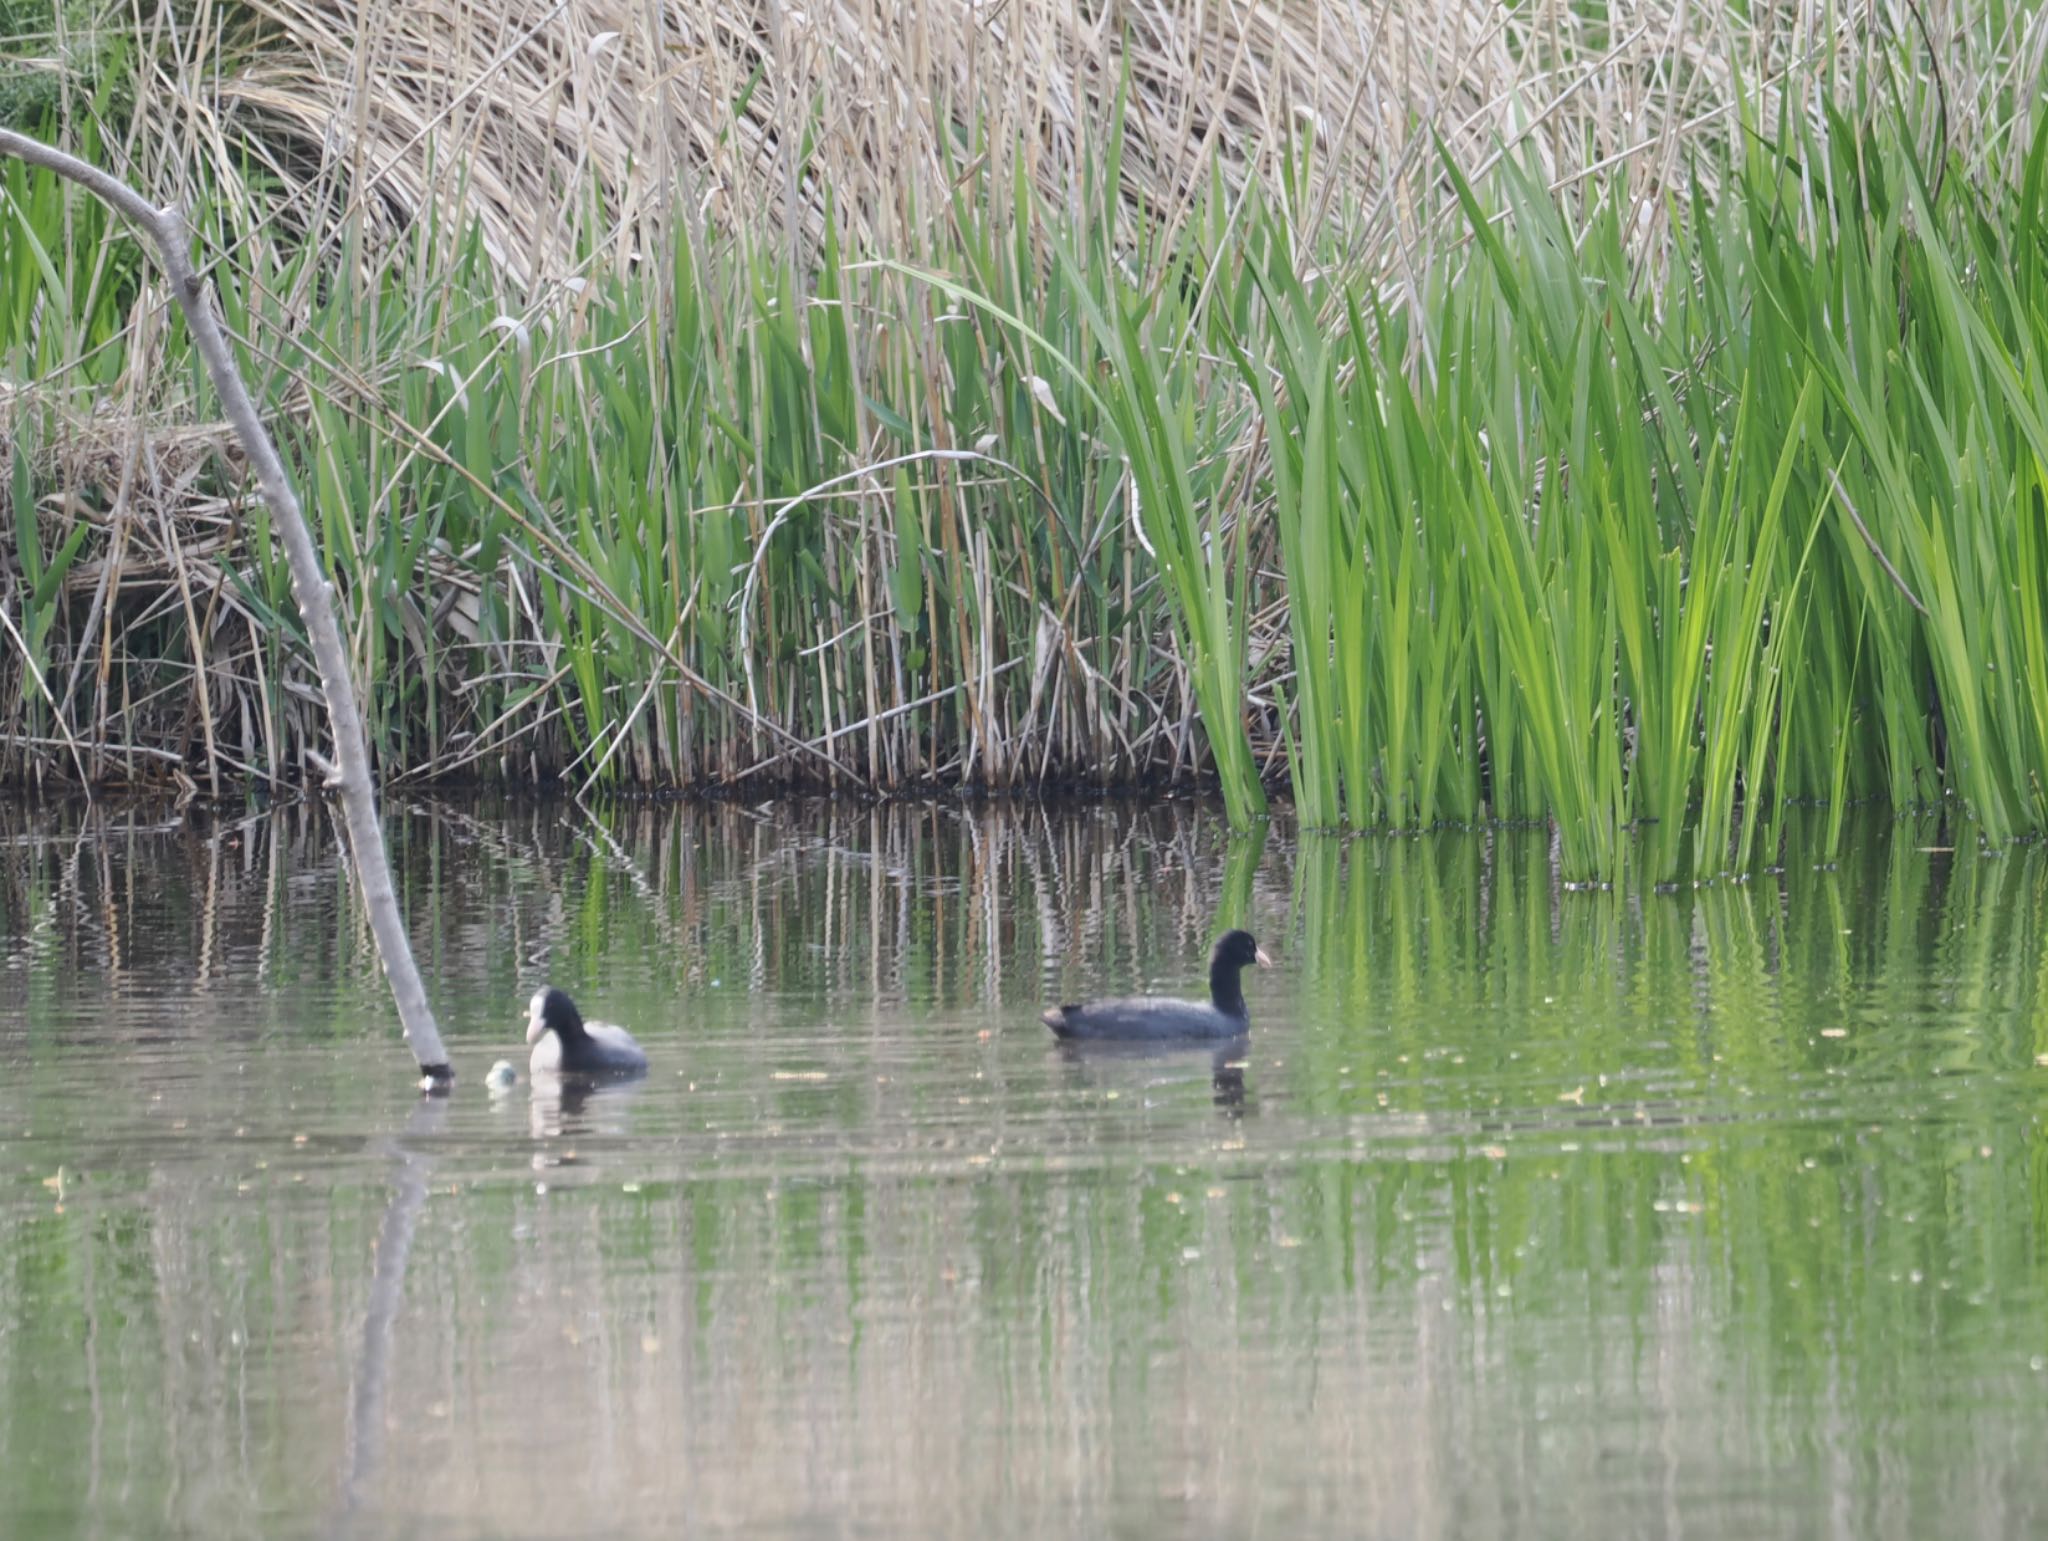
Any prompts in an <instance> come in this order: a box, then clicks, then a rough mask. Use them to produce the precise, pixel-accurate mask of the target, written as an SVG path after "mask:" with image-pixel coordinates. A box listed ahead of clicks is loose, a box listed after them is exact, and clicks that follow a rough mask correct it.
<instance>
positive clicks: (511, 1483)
mask: <svg viewBox="0 0 2048 1541" xmlns="http://www.w3.org/2000/svg"><path fill="white" fill-rule="evenodd" d="M392 829H393V838H394V844H395V846H396V850H397V856H398V859H399V862H400V866H401V875H402V881H403V884H404V887H405V902H406V905H407V908H408V912H409V915H410V918H411V921H412V924H413V927H414V932H415V937H416V945H417V946H418V948H419V951H420V955H421V964H422V967H423V969H424V971H425V973H426V975H427V977H428V979H429V981H430V984H431V987H432V990H433V993H434V996H435V1000H436V1004H437V1007H438V1009H439V1010H440V1012H441V1014H442V1019H443V1023H444V1027H445V1029H446V1030H447V1032H448V1034H449V1037H450V1040H451V1048H452V1051H453V1053H454V1055H455V1059H456V1062H457V1065H458V1069H459V1071H460V1072H461V1080H460V1081H459V1083H458V1086H457V1089H456V1092H455V1094H454V1096H453V1097H452V1098H450V1099H448V1100H447V1101H445V1102H439V1101H422V1100H421V1099H420V1098H419V1097H418V1096H417V1095H416V1094H415V1092H414V1090H413V1085H412V1081H411V1078H410V1076H409V1075H408V1074H407V1073H406V1065H407V1061H406V1059H405V1057H404V1053H403V1051H402V1049H401V1048H400V1046H399V1044H398V1042H397V1033H396V1028H395V1025H393V1023H392V1022H391V1020H390V1011H389V1007H388V1002H387V1000H386V998H385V996H384V995H383V992H382V989H381V984H380V981H379V976H378V973H377V968H376V963H375V959H374V954H373V953H372V951H371V948H370V944H369V940H368V934H367V929H366V927H365V925H364V923H363V920H362V917H361V915H360V913H359V911H358V910H357V908H356V906H355V904H354V902H353V899H352V897H351V896H350V894H349V892H348V890H347V885H346V883H345V881H344V878H343V875H342V873H341V872H340V870H339V868H338V866H337V863H336V846H335V829H334V827H333V826H332V824H331V823H330V822H329V821H328V819H327V817H326V815H325V814H324V813H322V812H320V811H319V810H307V809H292V810H286V811H283V812H280V813H277V814H274V815H261V816H251V817H249V818H247V819H224V818H220V817H200V816H194V817H191V818H184V819H180V818H175V817H172V816H170V815H167V814H165V813H164V812H162V811H161V810H136V809H118V808H117V809H107V808H102V809H99V810H96V811H92V812H86V811H84V810H82V809H76V808H58V809H51V808H42V809H24V808H20V807H0V959H4V967H0V1067H4V1068H0V1473H4V1479H0V1534H7V1535H30V1534H33V1535H38V1536H42V1535H52V1536H55V1535H73V1534H77V1535H109V1536H112V1535H140V1534H149V1535H156V1534H167V1533H193V1534H205V1535H209V1536H266V1537H267V1536H292V1535H355V1534H361V1535H387V1534H397V1535H420V1536H426V1535H432V1536H436V1537H441V1536H471V1535H474V1536H486V1535H489V1536H543V1535H567V1534H577V1535H619V1536H627V1535H651V1534H664V1535H666V1534H675V1533H678V1532H679V1531H682V1530H685V1529H687V1530H689V1531H692V1532H695V1533H705V1534H710V1533H718V1532H721V1531H734V1532H745V1533H746V1534H749V1535H791V1536H812V1535H834V1536H838V1535H876V1536H882V1535H888V1536H898V1535H910V1536H934V1537H937V1536H959V1535H974V1534H986V1535H1024V1534H1039V1535H1044V1534H1059V1535H1118V1536H1134V1537H1136V1536H1151V1535H1161V1536H1183V1535H1214V1536H1245V1535H1269V1536H1288V1537H1293V1536H1301V1535H1385V1536H1403V1537H1407V1536H1482V1537H1483V1536H1495V1535H1501V1536H1506V1535H1515V1536H1550V1535H1557V1536H1584V1535H1635V1534H1658V1535H1686V1536H1701V1537H1713V1536H1741V1537H1745V1538H1754V1537H1775V1536H1787V1537H1792V1536H1837V1535H1838V1536H1845V1537H1846V1536H1855V1537H1870V1536H1898V1537H1910V1536H1927V1535H1935V1534H1946V1535H1958V1534H1981V1535H1993V1534H2003V1535H2022V1534H2039V1533H2042V1531H2043V1529H2044V1526H2048V1466H2044V1463H2043V1462H2042V1460H2041V1451H2042V1449H2043V1448H2044V1447H2048V1289H2044V1283H2048V1212H2044V1207H2043V1199H2044V1195H2048V1142H2044V1139H2043V1132H2042V1128H2041V1111H2042V1108H2043V1106H2044V1092H2048V1069H2044V1068H2043V1067H2042V1065H2041V1064H2040V1063H2039V1062H2037V1056H2039V1055H2044V1054H2048V1016H2044V1010H2048V998H2044V993H2043V992H2044V966H2048V952H2044V940H2048V938H2044V936H2043V925H2044V919H2048V908H2044V905H2048V853H2044V852H2043V851H2040V850H2031V851H2027V852H2022V853H2015V854H2013V855H2010V856H2007V857H2004V858H1997V859H1993V858H1988V857H1985V856H1983V855H1981V854H1979V853H1978V852H1977V851H1976V850H1975V849H1974V847H1973V846H1972V844H1971V841H1970V840H1969V838H1968V832H1967V830H1966V829H1965V830H1963V831H1961V834H1962V836H1963V838H1960V839H1957V838H1954V837H1955V836H1956V835H1957V833H1958V831H1956V830H1954V829H1945V828H1943V827H1940V826H1937V825H1932V824H1916V823H1899V824H1894V823H1891V822H1888V821H1875V822H1872V823H1871V824H1869V825H1868V826H1867V827H1865V828H1863V829H1861V830H1860V831H1859V832H1858V833H1857V835H1856V838H1855V841H1854V844H1853V848H1852V849H1851V851H1850V852H1849V854H1848V859H1846V860H1845V861H1843V862H1842V863H1841V864H1840V866H1839V867H1838V868H1836V869H1834V870H1829V871H1818V870H1814V867H1813V864H1812V863H1811V862H1810V861H1804V862H1802V861H1800V860H1798V859H1797V853H1796V849H1795V852H1794V859H1793V860H1792V861H1791V862H1790V863H1789V870H1788V872H1787V873H1786V874H1785V875H1784V876H1783V877H1782V878H1775V879H1771V880H1769V881H1759V882H1758V883H1756V884H1752V885H1748V886H1743V887H1724V888H1716V889H1710V890H1705V891H1700V892H1686V893H1683V894H1678V895H1656V896H1641V897H1631V896H1628V895H1617V894H1576V893H1567V892H1564V891H1563V890H1562V889H1561V887H1560V885H1559V884H1558V883H1557V882H1556V880H1555V875H1554V873H1553V871H1552V868H1551V865H1550V861H1549V851H1548V847H1547V843H1546V841H1545V840H1544V839H1543V837H1542V836H1540V835H1536V834H1530V833H1505V832H1496V833H1493V834H1482V835H1444V836H1436V837H1430V838H1428V839H1423V840H1414V839H1393V838H1387V839H1359V840H1354V841H1350V842H1342V841H1328V840H1319V839H1313V838H1305V837H1304V838H1296V837H1293V836H1292V835H1290V834H1289V833H1288V832H1287V831H1286V830H1285V829H1284V828H1276V829H1274V830H1273V831H1271V832H1270V833H1268V834H1267V835H1266V836H1265V837H1264V838H1263V839H1258V840H1240V841H1231V840H1228V839H1226V838H1225V837H1224V835H1223V834H1222V832H1221V820H1220V818H1219V817H1218V816H1217V814H1216V813H1215V812H1214V810H1211V809H1207V808H1203V807H1200V806H1196V805H1190V804H1180V803H1168V804H1165V805H1161V806H1152V807H1143V808H1140V807H1136V806H1131V805H1120V804H1106V805H1102V806H1099V807H1091V808H1086V809H1082V810H1079V811H1067V812H1057V813H1055V812H1043V811H1039V810H1036V809H1009V810H1005V809H990V808H977V807H967V806H960V805H944V806H933V807H919V808H906V809H891V810H873V809H867V808H856V807H852V806H847V805H833V804H776V805H771V806H763V807H759V808H742V807H735V806H714V807H700V806H686V807H652V806H640V805H630V806H626V807H621V808H616V809H609V810H602V811H600V812H598V813H594V814H593V813H590V812H587V811H585V810H583V809H581V808H579V807H577V806H576V805H574V804H569V803H546V804H520V805H511V806H493V805H488V804H478V803H420V804H416V805H414V806H412V807H409V808H406V809H403V810H397V811H394V813H393V815H392ZM1951 845H1953V846H1958V847H1960V849H1956V850H1947V849H1928V848H1930V847H1948V846H1951ZM1234 923H1244V924H1248V925H1249V926H1250V927H1251V928H1252V929H1254V930H1255V931H1256V932H1257V933H1258V934H1259V937H1260V939H1261V940H1262V941H1263V942H1264V943H1265V944H1266V946H1267V948H1268V950H1269V951H1271V952H1273V953H1274V954H1275V955H1276V958H1277V959H1278V962H1279V964H1280V967H1279V968H1278V969H1277V970H1275V971H1273V972H1271V973H1268V974H1263V975H1260V976H1257V977H1255V978H1249V979H1248V983H1249V990H1248V993H1249V995H1250V997H1251V1001H1252V1010H1253V1013H1254V1018H1255V1023H1256V1027H1255V1031H1254V1035H1253V1038H1252V1040H1251V1046H1250V1049H1249V1051H1248V1052H1247V1053H1246V1055H1245V1057H1244V1059H1243V1060H1242V1061H1241V1062H1238V1063H1234V1064H1218V1063H1215V1062H1213V1061H1212V1057H1211V1056H1209V1055H1207V1054H1205V1053H1201V1052H1194V1053H1186V1052H1183V1053H1168V1054H1131V1053H1123V1054H1108V1055H1104V1054H1087V1055H1079V1054H1075V1053H1073V1052H1071V1051H1068V1050H1063V1049H1061V1048H1059V1047H1057V1046H1055V1045H1054V1043H1053V1042H1052V1041H1051V1040H1050V1037H1049V1035H1048V1034H1047V1033H1046V1031H1045V1030H1044V1028H1043V1027H1042V1026H1040V1025H1039V1023H1038V1021H1037V1014H1038V1011H1039V1009H1040V1008H1041V1007H1042V1006H1043V1005H1044V1004H1045V1003H1046V1002H1048V1001H1051V1000H1060V999H1074V998H1078V997H1080V996H1082V995H1085V994H1090V993H1097V992H1103V991H1110V990H1125V989H1137V988H1145V989H1151V988H1158V989H1171V990H1175V991H1184V992H1185V991H1195V990H1198V989H1199V988H1200V984H1201V979H1202V966H1203V959H1204V957H1205V955H1206V951H1207V947H1208V944H1209V942H1210V940H1211V939H1212V937H1213V936H1214V934H1215V933H1216V931H1217V930H1219V929H1221V928H1222V927H1223V926H1225V925H1227V924H1234ZM544 978H545V979H549V980H552V981H553V982H555V983H557V984H560V985H562V986H564V987H565V988H567V989H569V990H570V991H571V993H572V994H574V995H575V996H576V997H577V998H578V1000H579V1001H580V1002H582V1004H583V1005H584V1007H585V1009H586V1010H587V1011H589V1012H590V1013H592V1014H593V1015H599V1016H605V1017H610V1018H615V1019H618V1020H621V1021H624V1022H626V1023H628V1024H629V1025H631V1026H632V1027H633V1029H634V1030H635V1032H636V1033H637V1034H638V1035H639V1036H640V1038H641V1041H642V1042H643V1043H644V1044H645V1045H646V1046H647V1048H648V1049H649V1051H650V1053H651V1054H652V1056H653V1058H654V1066H655V1068H654V1072H653V1074H652V1075H650V1077H649V1078H648V1079H647V1080H646V1081H644V1082H642V1083H639V1084H636V1085H633V1086H629V1087H624V1088H619V1089H615V1090H608V1091H602V1092H599V1093H597V1094H595V1095H591V1096H587V1097H575V1096H570V1097H567V1098H565V1097H563V1096H561V1095H559V1094H549V1093H547V1092H545V1091H544V1090H537V1089H536V1088H534V1087H532V1086H530V1085H528V1084H527V1083H526V1082H525V1080H524V1078H523V1077H522V1081H521V1084H520V1085H519V1086H518V1087H516V1088H515V1089H514V1090H513V1091H512V1092H511V1094H510V1095H507V1096H502V1097H493V1096H491V1095H490V1094H489V1093H488V1092H487V1091H486V1090H485V1088H484V1085H483V1075H484V1071H485V1070H486V1069H487V1068H488V1066H489V1065H490V1063H491V1062H492V1061H493V1060H494V1059H497V1058H500V1057H504V1058H511V1059H513V1060H515V1062H518V1063H520V1064H522V1066H523V1062H524V1045H523V1042H522V1041H521V1038H522V1031H523V1025H524V1024H523V1011H524V1003H525V1000H526V997H527V995H528V994H529V993H530V992H531V990H532V989H533V987H534V986H535V984H537V983H538V982H539V981H541V980H542V979H544Z"/></svg>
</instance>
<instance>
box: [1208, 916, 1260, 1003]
mask: <svg viewBox="0 0 2048 1541" xmlns="http://www.w3.org/2000/svg"><path fill="white" fill-rule="evenodd" d="M1272 961H1273V960H1272V959H1271V958H1269V957H1267V956H1266V955H1265V954H1264V953H1263V952H1261V951H1260V950H1259V944H1258V943H1257V942H1255V941H1253V940H1252V934H1251V932H1249V931H1226V932H1224V933H1223V935H1222V936H1221V937H1219V938H1217V941H1216V950H1215V951H1214V952H1212V953H1211V954H1209V1004H1210V1005H1212V1006H1214V1007H1215V1008H1216V1009H1217V1010H1218V1011H1220V1012H1222V1013H1223V1014H1224V1015H1225V1016H1229V1017H1238V1018H1240V1019H1243V1018H1244V1017H1245V1009H1244V987H1243V986H1242V985H1240V984H1239V983H1238V982H1237V976H1238V974H1239V973H1240V972H1241V971H1242V970H1243V969H1244V968H1245V967H1246V965H1248V964H1252V963H1256V964H1258V966H1259V967H1260V968H1265V967H1267V966H1268V965H1269V964H1271V963H1272Z"/></svg>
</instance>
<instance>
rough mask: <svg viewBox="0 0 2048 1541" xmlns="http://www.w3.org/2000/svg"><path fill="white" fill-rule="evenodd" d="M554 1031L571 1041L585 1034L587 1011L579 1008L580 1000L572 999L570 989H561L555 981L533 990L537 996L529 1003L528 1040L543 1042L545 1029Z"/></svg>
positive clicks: (527, 1019)
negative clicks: (577, 1007)
mask: <svg viewBox="0 0 2048 1541" xmlns="http://www.w3.org/2000/svg"><path fill="white" fill-rule="evenodd" d="M549 1032H551V1033H553V1034H554V1035H555V1036H556V1037H557V1038H560V1039H561V1040H563V1042H565V1043H566V1042H567V1041H568V1040H570V1039H572V1038H581V1037H582V1036H583V1013H582V1012H580V1011H578V1010H577V1009H576V1003H575V1002H574V1001H572V1000H570V999H569V993H568V991H566V990H557V989H556V988H555V987H554V986H553V985H543V986H541V988H540V989H538V990H536V991H534V992H533V999H532V1000H531V1001H529V1002H527V1006H526V1041H527V1042H528V1043H538V1042H540V1036H541V1034H542V1033H549Z"/></svg>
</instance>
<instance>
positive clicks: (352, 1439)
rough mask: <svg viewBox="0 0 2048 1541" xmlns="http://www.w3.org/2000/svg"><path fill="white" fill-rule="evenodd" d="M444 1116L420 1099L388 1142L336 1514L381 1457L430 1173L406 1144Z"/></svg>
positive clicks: (436, 1101) (441, 1107)
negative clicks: (394, 1342)
mask: <svg viewBox="0 0 2048 1541" xmlns="http://www.w3.org/2000/svg"><path fill="white" fill-rule="evenodd" d="M447 1118H448V1101H447V1099H446V1098H445V1097H423V1098H421V1099H420V1101H419V1102H417V1103H415V1104H414V1105H413V1110H412V1115H411V1117H409V1118H408V1119H407V1120H406V1123H405V1134H404V1136H403V1137H402V1138H401V1139H399V1140H394V1141H392V1142H391V1153H392V1155H393V1157H394V1158H395V1159H396V1161H397V1163H398V1168H397V1179H396V1183H395V1185H394V1186H393V1188H392V1192H391V1202H390V1203H389V1204H387V1205H386V1206H385V1208H384V1224H383V1225H382V1226H381V1227H380V1228H379V1229H378V1232H377V1267H376V1272H375V1273H374V1274H373V1275H372V1277H371V1280H370V1303H369V1305H368V1307H367V1308H366V1309H365V1310H364V1312H363V1354H362V1360H361V1362H360V1363H359V1364H358V1366H357V1368H356V1387H355V1396H354V1397H353V1398H352V1399H351V1400H350V1403H349V1420H348V1452H349V1460H348V1480H347V1482H346V1484H345V1485H344V1486H343V1488H342V1494H341V1513H342V1514H343V1515H348V1514H352V1513H354V1512H355V1510H356V1507H357V1506H358V1505H359V1504H360V1503H361V1502H362V1496H363V1487H364V1484H365V1483H367V1482H368V1480H369V1479H370V1477H372V1476H373V1475H374V1474H375V1473H376V1469H377V1461H378V1458H379V1457H380V1456H381V1455H382V1454H383V1453H384V1403H385V1398H386V1394H387V1392H388V1391H389V1388H390V1378H391V1339H392V1337H393V1335H394V1334H395V1333H396V1331H397V1328H398V1308H399V1306H400V1305H401V1304H402V1303H403V1301H404V1298H405V1265H406V1261H407V1259H408V1258H410V1257H411V1255H412V1235H413V1231H414V1229H415V1228H416V1227H417V1226H418V1224H419V1219H420V1211H421V1210H422V1209H424V1208H426V1204H427V1179H428V1178H429V1177H430V1176H432V1175H433V1170H434V1161H433V1158H432V1157H431V1156H430V1155H427V1154H425V1153H424V1152H421V1151H417V1150H409V1149H407V1148H406V1144H405V1143H404V1142H405V1141H407V1140H415V1139H420V1138H422V1137H425V1136H429V1135H434V1134H438V1133H439V1132H440V1130H441V1126H442V1125H443V1124H444V1123H446V1121H447Z"/></svg>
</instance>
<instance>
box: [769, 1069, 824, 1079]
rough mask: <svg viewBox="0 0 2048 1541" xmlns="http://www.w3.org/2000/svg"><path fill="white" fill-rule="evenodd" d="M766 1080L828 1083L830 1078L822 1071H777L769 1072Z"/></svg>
mask: <svg viewBox="0 0 2048 1541" xmlns="http://www.w3.org/2000/svg"><path fill="white" fill-rule="evenodd" d="M768 1079H769V1080H771V1081H829V1080H831V1079H832V1077H831V1075H830V1073H829V1072H827V1071H823V1070H777V1071H773V1072H771V1073H770V1074H769V1077H768Z"/></svg>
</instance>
